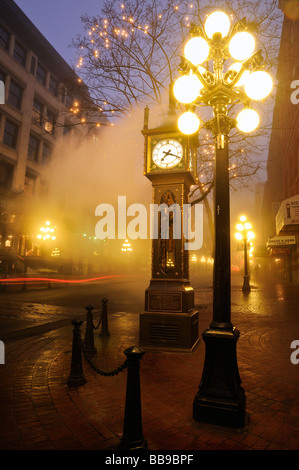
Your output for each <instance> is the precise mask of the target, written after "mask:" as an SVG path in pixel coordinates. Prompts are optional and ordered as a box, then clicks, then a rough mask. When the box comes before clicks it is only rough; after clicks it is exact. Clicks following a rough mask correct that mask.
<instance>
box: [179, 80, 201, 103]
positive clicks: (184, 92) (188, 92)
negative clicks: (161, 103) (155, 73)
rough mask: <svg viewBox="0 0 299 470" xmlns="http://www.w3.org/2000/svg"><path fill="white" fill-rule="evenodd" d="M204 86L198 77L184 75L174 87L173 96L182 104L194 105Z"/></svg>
mask: <svg viewBox="0 0 299 470" xmlns="http://www.w3.org/2000/svg"><path fill="white" fill-rule="evenodd" d="M201 88H202V84H201V82H200V80H199V79H198V78H197V76H196V75H194V74H191V75H183V76H182V77H179V78H178V79H177V80H176V81H175V83H174V85H173V94H174V96H175V98H176V99H177V100H178V101H180V102H181V103H192V101H194V100H196V98H197V97H198V93H199V90H200V89H201Z"/></svg>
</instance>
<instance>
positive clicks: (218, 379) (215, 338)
mask: <svg viewBox="0 0 299 470" xmlns="http://www.w3.org/2000/svg"><path fill="white" fill-rule="evenodd" d="M238 338H239V331H237V330H236V329H235V328H233V329H232V330H216V329H208V330H206V331H204V333H203V340H204V342H205V345H206V356H205V364H204V370H203V375H202V379H201V383H200V385H199V390H198V393H197V394H196V396H195V398H194V401H193V418H194V419H195V420H196V421H199V422H205V423H210V424H219V425H223V426H229V427H234V428H241V427H243V426H244V425H245V416H246V397H245V392H244V389H243V388H242V387H241V379H240V376H239V371H238V365H237V357H236V344H237V340H238Z"/></svg>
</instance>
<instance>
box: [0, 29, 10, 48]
mask: <svg viewBox="0 0 299 470" xmlns="http://www.w3.org/2000/svg"><path fill="white" fill-rule="evenodd" d="M9 44H10V34H9V32H8V31H7V30H6V29H5V28H4V27H3V26H2V25H0V46H1V47H3V49H6V50H7V51H8V50H9Z"/></svg>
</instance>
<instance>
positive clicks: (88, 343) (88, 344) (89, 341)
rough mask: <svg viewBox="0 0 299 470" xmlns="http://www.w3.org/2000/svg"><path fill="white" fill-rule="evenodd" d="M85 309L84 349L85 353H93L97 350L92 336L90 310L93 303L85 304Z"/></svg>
mask: <svg viewBox="0 0 299 470" xmlns="http://www.w3.org/2000/svg"><path fill="white" fill-rule="evenodd" d="M85 308H86V310H87V315H86V331H85V337H84V342H83V345H84V349H85V351H86V352H87V354H90V355H91V354H95V353H96V352H97V349H96V347H95V345H94V336H93V316H92V311H93V309H94V307H93V305H87V307H85Z"/></svg>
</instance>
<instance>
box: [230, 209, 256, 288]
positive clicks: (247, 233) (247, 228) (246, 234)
mask: <svg viewBox="0 0 299 470" xmlns="http://www.w3.org/2000/svg"><path fill="white" fill-rule="evenodd" d="M240 222H242V223H238V224H237V226H236V228H237V230H238V232H236V233H235V237H236V239H237V240H239V241H243V242H244V276H243V279H244V280H243V287H242V291H243V292H250V284H249V274H248V245H249V243H250V240H252V239H253V238H254V237H255V235H254V233H253V232H252V230H251V228H252V227H251V224H250V223H249V222H247V218H246V216H245V215H242V216H241V217H240Z"/></svg>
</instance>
